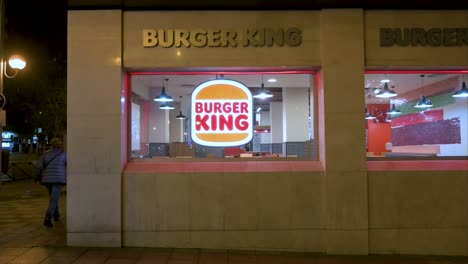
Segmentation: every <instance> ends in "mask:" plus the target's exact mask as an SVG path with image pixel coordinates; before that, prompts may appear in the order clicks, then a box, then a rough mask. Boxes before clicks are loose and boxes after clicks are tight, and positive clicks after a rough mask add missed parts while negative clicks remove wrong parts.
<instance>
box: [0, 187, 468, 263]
mask: <svg viewBox="0 0 468 264" xmlns="http://www.w3.org/2000/svg"><path fill="white" fill-rule="evenodd" d="M47 203H48V197H47V191H46V189H45V188H44V187H43V186H41V185H38V184H34V183H33V182H32V180H22V181H13V182H3V183H0V264H3V263H16V264H20V263H21V264H29V263H42V264H47V263H77V264H88V263H111V264H130V263H140V264H142V263H155V264H158V263H168V264H228V263H229V264H244V263H245V264H338V263H349V264H351V263H352V264H361V263H362V264H371V263H382V264H390V263H403V264H405V263H411V264H423V263H430V264H442V263H444V264H455V263H465V264H467V263H468V257H443V256H396V255H390V256H388V255H378V256H329V255H318V254H307V253H278V252H256V251H226V250H211V251H210V250H198V249H187V250H184V249H158V248H79V247H67V246H66V215H65V213H66V207H65V206H66V192H63V193H62V197H61V198H60V210H61V213H62V218H61V220H60V222H56V223H54V227H52V228H46V227H44V226H43V225H42V222H43V217H44V213H45V209H46V207H47Z"/></svg>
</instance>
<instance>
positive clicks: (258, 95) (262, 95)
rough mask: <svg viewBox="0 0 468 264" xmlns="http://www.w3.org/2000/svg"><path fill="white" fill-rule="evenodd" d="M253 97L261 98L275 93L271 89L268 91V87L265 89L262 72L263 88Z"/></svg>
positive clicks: (269, 96)
mask: <svg viewBox="0 0 468 264" xmlns="http://www.w3.org/2000/svg"><path fill="white" fill-rule="evenodd" d="M253 97H254V98H259V99H265V98H271V97H273V94H272V93H271V92H270V91H268V90H267V89H265V85H264V84H263V74H262V88H261V89H260V91H258V92H257V93H255V95H254V96H253Z"/></svg>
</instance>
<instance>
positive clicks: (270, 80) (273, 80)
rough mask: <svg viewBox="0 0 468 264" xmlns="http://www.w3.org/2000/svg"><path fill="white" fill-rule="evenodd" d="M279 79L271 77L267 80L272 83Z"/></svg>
mask: <svg viewBox="0 0 468 264" xmlns="http://www.w3.org/2000/svg"><path fill="white" fill-rule="evenodd" d="M276 81H277V80H276V79H275V78H270V79H268V80H267V82H270V83H275V82H276Z"/></svg>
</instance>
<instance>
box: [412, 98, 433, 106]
mask: <svg viewBox="0 0 468 264" xmlns="http://www.w3.org/2000/svg"><path fill="white" fill-rule="evenodd" d="M433 106H434V105H433V104H432V102H431V100H429V99H426V97H425V96H421V97H420V98H419V101H418V102H417V103H416V105H415V106H414V107H416V108H429V107H433Z"/></svg>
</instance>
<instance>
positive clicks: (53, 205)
mask: <svg viewBox="0 0 468 264" xmlns="http://www.w3.org/2000/svg"><path fill="white" fill-rule="evenodd" d="M50 190H51V191H50V198H49V208H47V212H46V216H45V219H44V225H45V226H49V227H51V226H52V217H53V216H54V215H55V213H56V212H58V211H57V210H58V209H57V207H58V201H59V198H60V192H61V191H62V185H60V184H51V185H50Z"/></svg>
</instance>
